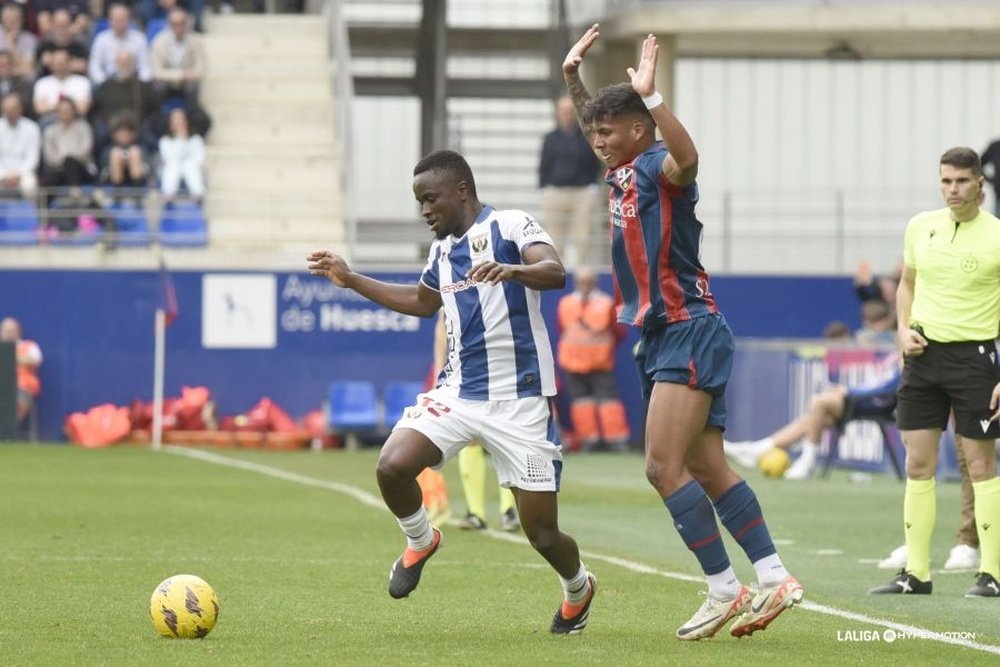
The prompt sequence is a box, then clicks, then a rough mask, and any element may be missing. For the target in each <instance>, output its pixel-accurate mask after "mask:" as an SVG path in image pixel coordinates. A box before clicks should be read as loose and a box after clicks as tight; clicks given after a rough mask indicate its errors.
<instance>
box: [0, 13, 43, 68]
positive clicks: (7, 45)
mask: <svg viewBox="0 0 1000 667" xmlns="http://www.w3.org/2000/svg"><path fill="white" fill-rule="evenodd" d="M0 28H2V30H0V50H3V51H10V52H11V55H12V57H13V62H14V74H16V75H18V76H23V77H27V78H29V79H33V78H35V50H36V49H37V48H38V38H37V37H35V36H34V35H32V34H31V33H30V32H28V31H27V30H25V29H24V10H23V9H21V6H20V5H18V4H17V3H14V2H8V3H7V4H5V5H4V6H3V9H0Z"/></svg>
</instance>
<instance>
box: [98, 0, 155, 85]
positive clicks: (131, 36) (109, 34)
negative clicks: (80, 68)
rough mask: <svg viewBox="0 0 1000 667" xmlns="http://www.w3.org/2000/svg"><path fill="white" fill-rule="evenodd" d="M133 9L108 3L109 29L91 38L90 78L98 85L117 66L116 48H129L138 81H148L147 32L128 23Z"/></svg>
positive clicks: (119, 49) (108, 76)
mask: <svg viewBox="0 0 1000 667" xmlns="http://www.w3.org/2000/svg"><path fill="white" fill-rule="evenodd" d="M131 21H132V12H131V11H130V10H129V8H128V7H126V6H125V5H111V9H110V10H109V11H108V26H109V27H108V29H107V30H105V31H103V32H101V33H100V34H99V35H97V37H96V38H95V39H94V44H93V46H92V47H91V49H90V80H91V81H93V82H94V85H95V86H99V85H100V84H102V83H104V82H105V81H107V80H108V78H110V77H111V76H113V75H114V73H115V70H117V68H118V52H119V51H121V50H123V49H125V50H128V51H131V52H132V56H133V57H134V58H135V68H136V71H137V72H138V75H139V80H140V81H149V78H150V72H149V45H148V44H147V42H146V35H145V33H143V32H142V31H140V30H136V29H135V28H133V27H131Z"/></svg>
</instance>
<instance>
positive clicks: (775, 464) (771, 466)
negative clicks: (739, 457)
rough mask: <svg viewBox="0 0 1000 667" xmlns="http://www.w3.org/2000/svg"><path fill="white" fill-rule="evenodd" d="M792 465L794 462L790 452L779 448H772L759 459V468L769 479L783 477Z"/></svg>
mask: <svg viewBox="0 0 1000 667" xmlns="http://www.w3.org/2000/svg"><path fill="white" fill-rule="evenodd" d="M790 465H792V460H791V458H790V457H789V456H788V452H786V451H785V450H784V449H780V448H778V447H772V448H771V449H769V450H767V451H766V452H764V454H763V455H762V456H761V457H760V458H759V459H757V467H758V468H759V469H760V471H761V472H762V473H764V474H765V475H767V476H768V477H781V476H782V475H784V474H785V471H786V470H788V466H790Z"/></svg>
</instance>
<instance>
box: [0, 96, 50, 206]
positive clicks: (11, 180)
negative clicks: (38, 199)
mask: <svg viewBox="0 0 1000 667" xmlns="http://www.w3.org/2000/svg"><path fill="white" fill-rule="evenodd" d="M0 111H2V112H3V118H2V119H0V170H2V175H0V186H2V189H3V190H5V191H9V190H15V191H17V192H19V193H20V195H21V196H22V197H25V198H29V197H33V196H34V194H35V190H36V189H37V187H38V177H37V176H36V175H35V171H36V170H37V169H38V152H39V151H38V149H39V142H40V139H39V132H38V125H36V124H35V122H34V121H33V120H31V119H29V118H25V117H24V115H23V112H24V109H23V107H22V105H21V97H20V96H19V95H18V94H17V93H8V94H7V95H6V96H5V97H4V98H3V103H2V104H0Z"/></svg>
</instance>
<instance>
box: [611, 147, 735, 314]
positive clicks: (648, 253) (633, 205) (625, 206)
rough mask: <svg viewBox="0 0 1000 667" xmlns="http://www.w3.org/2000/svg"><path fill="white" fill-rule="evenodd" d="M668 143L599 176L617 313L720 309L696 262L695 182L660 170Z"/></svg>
mask: <svg viewBox="0 0 1000 667" xmlns="http://www.w3.org/2000/svg"><path fill="white" fill-rule="evenodd" d="M666 155H667V149H666V148H665V147H664V145H663V143H661V142H656V143H655V144H653V145H652V146H651V147H650V148H649V149H648V150H646V151H645V152H644V153H640V154H639V155H637V156H636V157H635V158H634V159H633V160H632V161H631V162H629V163H628V164H623V165H621V166H620V167H618V168H616V169H609V170H608V172H607V176H606V177H605V180H607V182H608V185H609V186H611V190H610V192H609V194H608V217H609V220H610V230H611V264H612V267H613V269H614V279H615V296H616V298H617V302H618V321H619V322H621V323H623V324H631V325H634V326H662V325H664V324H670V323H671V322H681V321H684V320H690V319H694V318H696V317H701V316H703V315H708V314H711V313H717V312H719V309H718V307H717V306H716V304H715V298H714V297H713V296H712V293H711V292H710V291H709V287H708V274H707V273H706V272H705V269H704V268H703V267H702V265H701V259H700V254H701V252H700V246H701V234H702V224H701V222H699V221H698V218H697V217H696V216H695V212H694V207H695V204H697V203H698V186H697V185H696V184H695V183H692V184H690V185H688V186H687V187H684V188H680V187H678V186H676V185H674V184H673V183H671V182H670V181H668V180H667V179H666V177H665V176H664V175H663V170H662V165H663V159H664V158H665V157H666Z"/></svg>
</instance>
